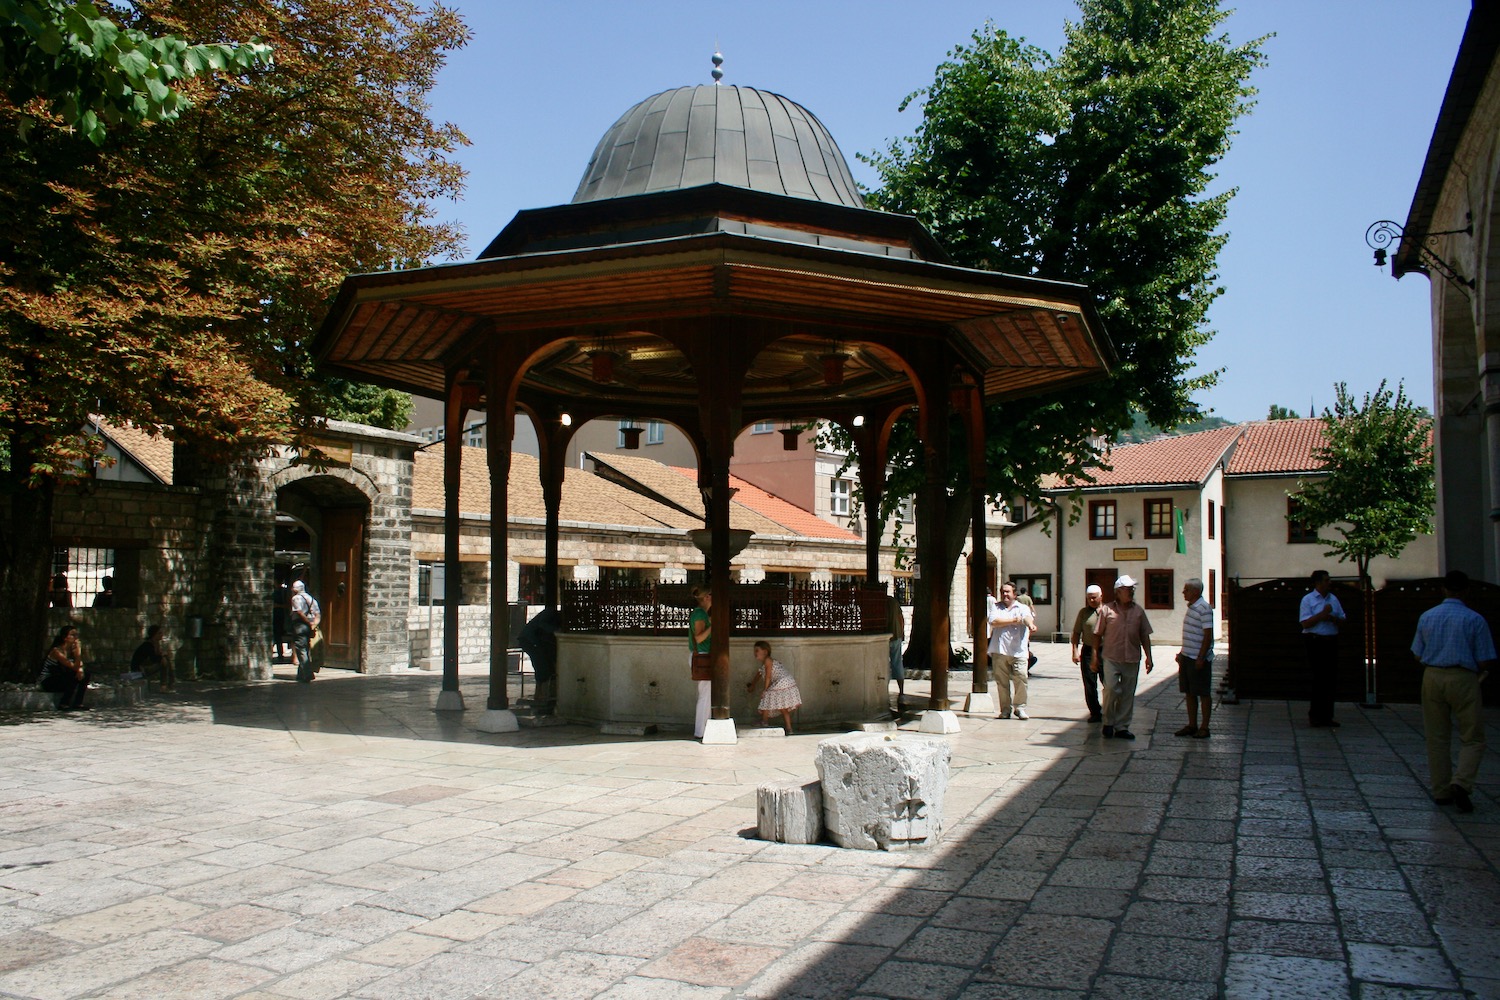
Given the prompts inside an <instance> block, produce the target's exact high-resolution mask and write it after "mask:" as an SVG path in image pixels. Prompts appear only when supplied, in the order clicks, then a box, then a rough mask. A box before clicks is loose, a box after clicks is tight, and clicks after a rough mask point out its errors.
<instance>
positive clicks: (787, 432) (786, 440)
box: [781, 427, 802, 451]
mask: <svg viewBox="0 0 1500 1000" xmlns="http://www.w3.org/2000/svg"><path fill="white" fill-rule="evenodd" d="M801 436H802V432H801V431H800V430H798V429H797V428H795V427H783V428H781V450H782V451H796V450H797V441H798V439H799V438H800V437H801Z"/></svg>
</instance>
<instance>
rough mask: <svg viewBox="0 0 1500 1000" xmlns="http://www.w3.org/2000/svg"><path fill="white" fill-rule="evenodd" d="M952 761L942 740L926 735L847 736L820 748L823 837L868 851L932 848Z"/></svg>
mask: <svg viewBox="0 0 1500 1000" xmlns="http://www.w3.org/2000/svg"><path fill="white" fill-rule="evenodd" d="M929 714H931V713H929ZM949 714H952V713H949ZM952 757H953V750H952V748H951V747H950V746H949V745H948V742H947V741H946V740H940V739H933V738H931V737H928V736H914V735H906V734H889V735H876V734H866V733H850V734H848V735H845V736H835V737H833V738H831V739H826V740H824V741H822V742H821V743H819V744H818V776H819V777H820V778H821V779H822V786H823V825H824V827H825V828H826V830H827V832H828V836H829V838H830V839H831V840H833V842H834V843H836V844H838V845H839V846H840V847H854V848H859V849H860V850H866V851H873V850H882V851H890V850H905V849H908V848H913V847H928V846H931V845H933V844H936V843H937V842H938V840H939V839H941V837H942V833H943V797H944V794H945V793H946V792H947V789H948V767H949V762H950V761H951V760H952Z"/></svg>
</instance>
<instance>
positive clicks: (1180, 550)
mask: <svg viewBox="0 0 1500 1000" xmlns="http://www.w3.org/2000/svg"><path fill="white" fill-rule="evenodd" d="M1172 520H1173V522H1174V525H1173V527H1174V528H1176V531H1177V554H1178V555H1187V529H1186V528H1184V527H1183V526H1182V508H1181V507H1178V508H1177V509H1176V510H1174V511H1172Z"/></svg>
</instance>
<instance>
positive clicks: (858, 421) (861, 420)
mask: <svg viewBox="0 0 1500 1000" xmlns="http://www.w3.org/2000/svg"><path fill="white" fill-rule="evenodd" d="M864 425H865V416H864V414H863V413H861V414H860V415H859V416H857V417H855V418H854V426H855V427H863V426H864Z"/></svg>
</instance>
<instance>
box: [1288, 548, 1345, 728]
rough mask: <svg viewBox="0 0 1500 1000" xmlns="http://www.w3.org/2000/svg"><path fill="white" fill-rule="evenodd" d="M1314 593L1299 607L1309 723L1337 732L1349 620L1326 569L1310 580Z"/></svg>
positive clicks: (1316, 571)
mask: <svg viewBox="0 0 1500 1000" xmlns="http://www.w3.org/2000/svg"><path fill="white" fill-rule="evenodd" d="M1309 582H1310V583H1311V584H1312V590H1309V591H1308V592H1307V594H1306V595H1305V596H1304V597H1303V598H1302V603H1301V604H1300V605H1299V606H1298V608H1297V620H1298V622H1299V623H1300V624H1301V625H1302V643H1303V646H1304V648H1305V649H1306V650H1307V672H1308V686H1309V688H1311V692H1310V694H1309V697H1308V704H1307V722H1308V724H1309V725H1310V726H1312V727H1313V728H1315V729H1319V728H1321V729H1337V728H1339V724H1338V721H1337V720H1336V719H1334V717H1333V700H1334V698H1335V696H1336V695H1337V692H1338V681H1339V629H1340V628H1342V627H1343V624H1344V621H1345V615H1344V606H1343V605H1342V604H1340V603H1339V599H1338V598H1337V597H1335V596H1333V593H1332V586H1333V581H1332V580H1330V579H1329V576H1328V571H1327V570H1326V569H1319V570H1314V571H1313V574H1312V576H1311V577H1310V578H1309Z"/></svg>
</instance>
